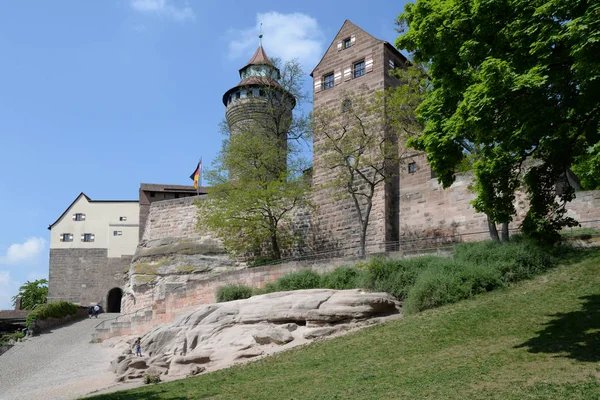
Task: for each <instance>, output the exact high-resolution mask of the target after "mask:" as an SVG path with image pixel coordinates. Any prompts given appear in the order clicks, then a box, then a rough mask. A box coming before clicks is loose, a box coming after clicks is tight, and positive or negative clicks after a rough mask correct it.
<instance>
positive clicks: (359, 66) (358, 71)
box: [354, 60, 365, 78]
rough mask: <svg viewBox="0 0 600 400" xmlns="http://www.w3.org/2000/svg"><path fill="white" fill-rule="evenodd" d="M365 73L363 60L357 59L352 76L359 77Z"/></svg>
mask: <svg viewBox="0 0 600 400" xmlns="http://www.w3.org/2000/svg"><path fill="white" fill-rule="evenodd" d="M364 74H365V60H362V61H359V62H357V63H355V64H354V77H355V78H360V77H361V76H363V75H364Z"/></svg>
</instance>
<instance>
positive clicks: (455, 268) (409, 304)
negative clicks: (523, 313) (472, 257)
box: [404, 259, 503, 314]
mask: <svg viewBox="0 0 600 400" xmlns="http://www.w3.org/2000/svg"><path fill="white" fill-rule="evenodd" d="M502 285H503V282H502V279H501V274H500V272H499V271H498V270H497V269H495V268H488V267H487V266H485V265H479V264H470V263H464V262H457V261H456V260H452V259H439V261H437V262H435V264H434V265H432V266H431V267H430V268H428V269H426V270H424V271H423V272H422V273H420V274H419V276H418V277H417V279H416V281H415V284H414V286H413V287H411V288H410V289H409V291H408V295H407V296H406V301H405V302H404V310H405V311H406V312H407V313H408V314H412V313H415V312H418V311H423V310H426V309H429V308H434V307H439V306H441V305H444V304H448V303H455V302H457V301H459V300H462V299H467V298H469V297H472V296H474V295H476V294H479V293H483V292H486V291H489V290H492V289H494V288H497V287H500V286H502Z"/></svg>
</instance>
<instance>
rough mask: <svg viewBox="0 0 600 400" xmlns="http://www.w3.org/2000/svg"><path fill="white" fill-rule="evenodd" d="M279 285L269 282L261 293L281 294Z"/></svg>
mask: <svg viewBox="0 0 600 400" xmlns="http://www.w3.org/2000/svg"><path fill="white" fill-rule="evenodd" d="M280 291H281V289H279V285H278V284H277V282H269V283H267V284H266V285H265V287H264V288H263V289H262V290H261V293H274V292H280Z"/></svg>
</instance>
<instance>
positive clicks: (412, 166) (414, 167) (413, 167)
mask: <svg viewBox="0 0 600 400" xmlns="http://www.w3.org/2000/svg"><path fill="white" fill-rule="evenodd" d="M415 172H417V163H416V162H411V163H408V173H409V174H414V173H415Z"/></svg>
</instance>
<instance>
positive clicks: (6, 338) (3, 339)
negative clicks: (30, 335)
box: [0, 332, 25, 344]
mask: <svg viewBox="0 0 600 400" xmlns="http://www.w3.org/2000/svg"><path fill="white" fill-rule="evenodd" d="M24 337H25V334H24V333H21V332H15V333H6V334H4V335H0V344H8V342H10V341H11V340H14V341H15V342H17V341H18V340H19V339H23V338H24Z"/></svg>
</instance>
